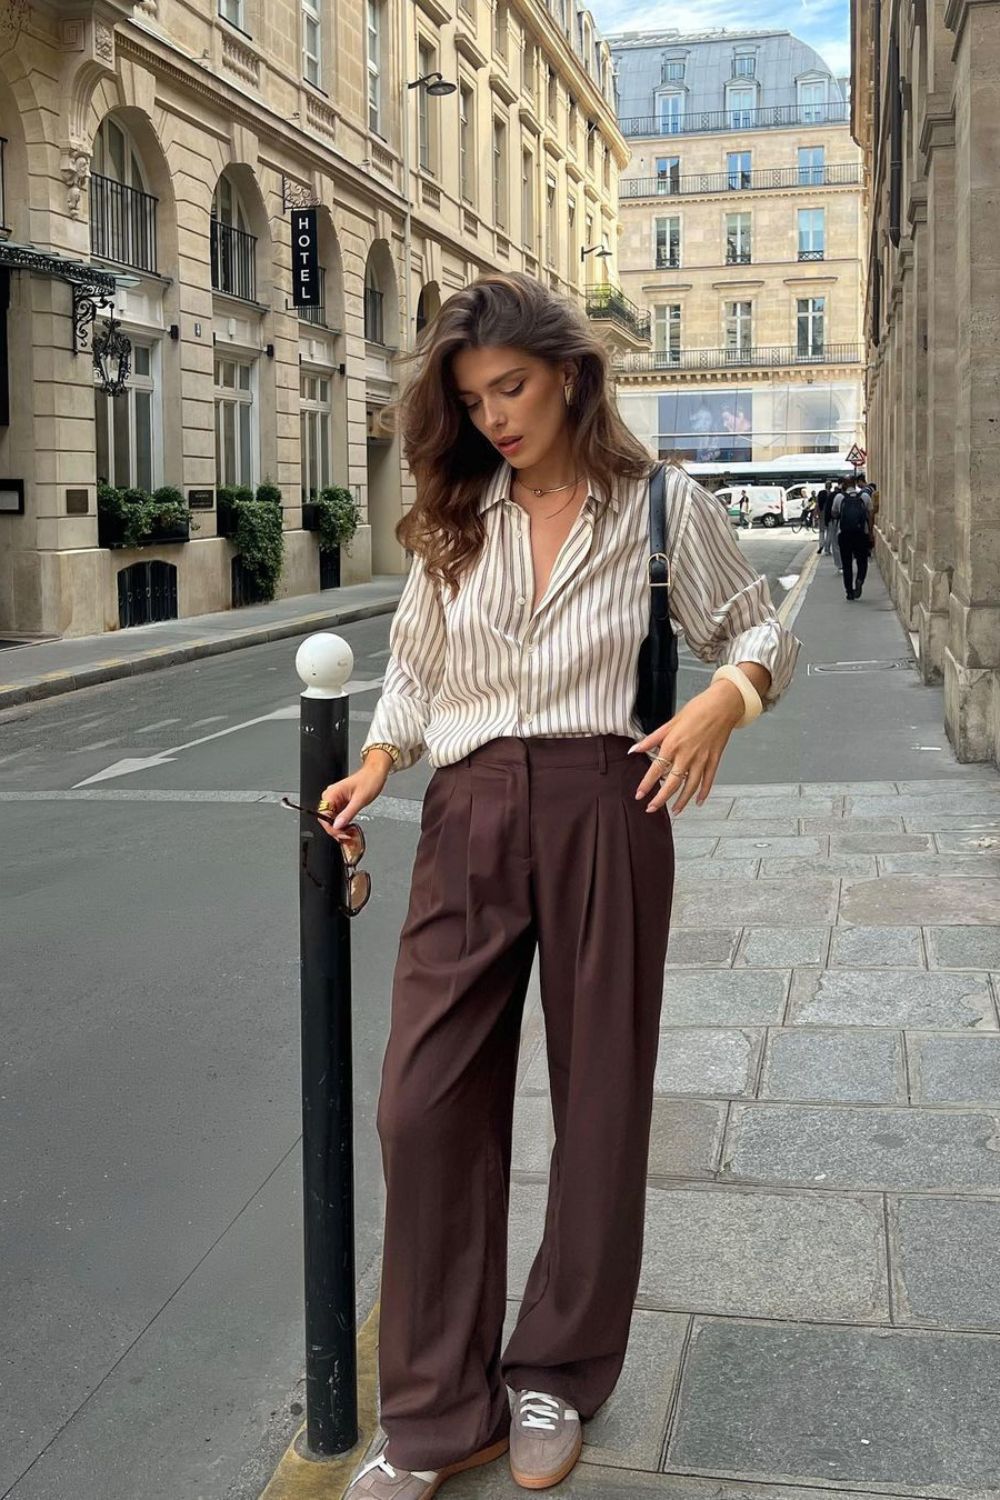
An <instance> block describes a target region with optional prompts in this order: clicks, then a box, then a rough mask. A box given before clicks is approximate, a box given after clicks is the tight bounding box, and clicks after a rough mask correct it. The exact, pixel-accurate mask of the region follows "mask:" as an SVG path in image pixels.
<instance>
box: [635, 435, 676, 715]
mask: <svg viewBox="0 0 1000 1500" xmlns="http://www.w3.org/2000/svg"><path fill="white" fill-rule="evenodd" d="M666 490H667V485H666V465H665V464H657V466H656V468H655V469H653V471H652V473H651V474H650V476H649V564H648V577H649V634H648V635H647V636H646V639H645V640H644V641H643V643H642V645H641V646H640V648H639V665H638V671H637V684H636V697H635V708H634V713H635V716H636V718H637V719H638V720H639V723H640V724H641V725H642V730H643V734H652V732H653V730H654V729H659V728H660V726H661V725H662V724H665V723H666V722H667V720H668V719H672V718H673V716H674V714H675V713H676V711H677V637H676V636H675V635H674V632H673V630H672V628H671V625H670V597H669V595H670V562H669V559H668V557H667V497H666Z"/></svg>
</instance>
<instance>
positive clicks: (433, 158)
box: [416, 42, 437, 172]
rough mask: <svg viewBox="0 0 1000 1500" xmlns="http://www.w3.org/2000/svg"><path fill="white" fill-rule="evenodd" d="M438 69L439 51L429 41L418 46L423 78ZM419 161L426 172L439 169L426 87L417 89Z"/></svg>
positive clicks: (418, 63)
mask: <svg viewBox="0 0 1000 1500" xmlns="http://www.w3.org/2000/svg"><path fill="white" fill-rule="evenodd" d="M436 70H437V53H436V52H435V50H434V48H433V47H431V46H430V45H429V44H428V43H427V42H421V43H420V45H419V47H418V48H417V71H418V74H419V76H420V77H421V78H426V77H427V75H428V74H429V73H434V72H436ZM416 92H417V161H418V162H419V164H420V166H421V167H422V168H423V169H424V171H425V172H434V171H436V170H437V150H436V142H435V139H434V130H433V126H432V123H431V113H430V99H429V98H428V95H427V90H426V89H417V91H416Z"/></svg>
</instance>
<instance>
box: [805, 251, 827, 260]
mask: <svg viewBox="0 0 1000 1500" xmlns="http://www.w3.org/2000/svg"><path fill="white" fill-rule="evenodd" d="M825 259H826V251H825V250H800V251H799V260H825Z"/></svg>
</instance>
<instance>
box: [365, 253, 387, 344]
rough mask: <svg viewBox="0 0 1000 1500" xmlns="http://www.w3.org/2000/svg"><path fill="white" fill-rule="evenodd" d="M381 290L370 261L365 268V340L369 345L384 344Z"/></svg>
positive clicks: (376, 274)
mask: <svg viewBox="0 0 1000 1500" xmlns="http://www.w3.org/2000/svg"><path fill="white" fill-rule="evenodd" d="M382 302H383V298H382V288H381V286H380V285H379V279H378V272H377V271H376V270H375V267H374V265H373V264H372V262H371V260H369V261H368V265H367V266H366V268H365V338H366V339H367V340H368V342H369V343H370V344H384V343H385V317H384V313H383V308H382Z"/></svg>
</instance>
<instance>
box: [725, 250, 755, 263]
mask: <svg viewBox="0 0 1000 1500" xmlns="http://www.w3.org/2000/svg"><path fill="white" fill-rule="evenodd" d="M726 265H727V266H748V265H750V251H749V250H732V249H727V250H726Z"/></svg>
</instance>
